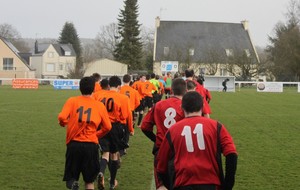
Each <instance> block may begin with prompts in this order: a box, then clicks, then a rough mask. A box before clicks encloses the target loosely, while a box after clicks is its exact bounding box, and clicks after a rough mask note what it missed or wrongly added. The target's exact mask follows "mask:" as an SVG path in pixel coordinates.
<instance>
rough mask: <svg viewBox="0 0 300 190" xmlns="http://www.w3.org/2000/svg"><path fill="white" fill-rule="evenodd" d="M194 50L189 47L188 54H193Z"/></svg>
mask: <svg viewBox="0 0 300 190" xmlns="http://www.w3.org/2000/svg"><path fill="white" fill-rule="evenodd" d="M194 52H195V50H194V49H193V48H191V49H189V55H190V56H193V55H194Z"/></svg>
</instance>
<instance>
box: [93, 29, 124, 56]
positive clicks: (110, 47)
mask: <svg viewBox="0 0 300 190" xmlns="http://www.w3.org/2000/svg"><path fill="white" fill-rule="evenodd" d="M117 36H119V34H118V24H117V23H111V24H109V25H106V26H102V27H101V29H100V32H99V33H98V34H97V36H96V41H95V48H96V49H97V50H96V52H97V53H99V54H100V56H101V57H105V58H110V59H113V53H114V50H115V48H116V44H117V42H118V39H117Z"/></svg>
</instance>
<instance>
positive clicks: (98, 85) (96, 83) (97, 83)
mask: <svg viewBox="0 0 300 190" xmlns="http://www.w3.org/2000/svg"><path fill="white" fill-rule="evenodd" d="M101 89H102V88H101V86H100V83H99V82H95V87H94V93H95V92H98V91H100V90H101Z"/></svg>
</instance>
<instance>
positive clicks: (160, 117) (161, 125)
mask: <svg viewBox="0 0 300 190" xmlns="http://www.w3.org/2000/svg"><path fill="white" fill-rule="evenodd" d="M172 91H173V93H174V96H170V98H168V99H166V100H162V101H160V102H158V103H157V104H155V106H154V107H153V109H152V110H151V111H150V112H148V113H147V115H146V116H145V117H144V119H143V122H142V125H141V129H142V131H143V132H144V134H145V135H146V136H147V137H148V138H149V139H150V140H152V141H153V142H154V143H155V144H154V148H153V151H152V153H153V154H154V177H155V183H156V187H157V188H158V187H159V186H161V185H162V182H161V181H159V180H158V178H157V175H156V163H157V162H156V155H157V152H158V150H159V148H160V145H161V142H162V140H163V138H164V136H165V134H166V132H167V130H168V129H169V128H170V127H171V126H172V125H173V124H175V123H176V122H178V121H179V120H181V119H183V118H184V113H183V110H182V109H181V98H182V96H183V95H184V93H185V92H186V82H185V81H184V80H183V79H180V78H178V79H175V80H174V81H173V83H172ZM154 125H156V135H155V134H154V132H153V127H154Z"/></svg>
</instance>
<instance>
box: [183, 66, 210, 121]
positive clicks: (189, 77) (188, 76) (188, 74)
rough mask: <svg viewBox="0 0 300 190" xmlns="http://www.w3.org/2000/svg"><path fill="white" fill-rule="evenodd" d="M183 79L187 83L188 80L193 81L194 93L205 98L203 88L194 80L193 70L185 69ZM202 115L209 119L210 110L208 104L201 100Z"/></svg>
mask: <svg viewBox="0 0 300 190" xmlns="http://www.w3.org/2000/svg"><path fill="white" fill-rule="evenodd" d="M185 77H186V82H188V81H189V80H192V81H194V83H195V84H196V89H195V90H196V92H198V93H199V94H200V95H201V96H202V97H205V96H206V95H205V94H206V91H205V89H204V88H203V86H201V85H200V84H199V83H198V82H197V81H195V80H194V70H192V69H187V70H185ZM202 114H203V116H204V117H207V118H209V117H210V116H209V115H210V114H211V109H210V106H209V104H208V103H207V101H206V99H203V110H202Z"/></svg>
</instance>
